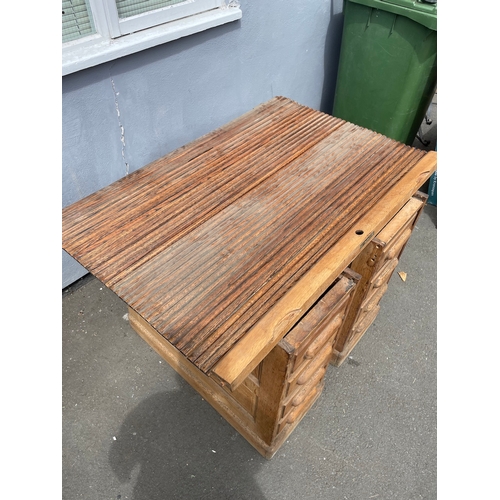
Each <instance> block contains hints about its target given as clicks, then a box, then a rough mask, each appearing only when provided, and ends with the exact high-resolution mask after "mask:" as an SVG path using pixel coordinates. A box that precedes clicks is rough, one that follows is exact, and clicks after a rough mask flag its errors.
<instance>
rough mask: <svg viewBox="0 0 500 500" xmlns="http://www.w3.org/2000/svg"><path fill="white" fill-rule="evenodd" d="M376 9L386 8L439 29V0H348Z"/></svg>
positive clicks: (434, 29) (393, 12)
mask: <svg viewBox="0 0 500 500" xmlns="http://www.w3.org/2000/svg"><path fill="white" fill-rule="evenodd" d="M348 1H349V2H352V3H359V4H361V5H366V6H367V7H373V8H374V9H380V10H385V11H387V12H391V13H392V14H398V15H400V16H405V17H408V18H410V19H411V20H412V21H415V22H417V23H420V24H422V25H424V26H425V27H426V28H428V29H431V30H433V31H437V0H436V1H433V0H427V1H425V0H348Z"/></svg>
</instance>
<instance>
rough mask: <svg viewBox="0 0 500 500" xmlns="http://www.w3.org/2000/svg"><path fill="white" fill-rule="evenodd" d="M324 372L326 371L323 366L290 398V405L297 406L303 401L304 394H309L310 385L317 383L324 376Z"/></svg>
mask: <svg viewBox="0 0 500 500" xmlns="http://www.w3.org/2000/svg"><path fill="white" fill-rule="evenodd" d="M325 373H326V368H325V367H323V368H321V369H320V370H319V371H318V372H317V373H316V376H315V377H314V378H312V379H311V380H310V383H308V384H306V385H304V386H303V387H302V389H301V390H300V391H299V392H298V393H297V395H296V396H295V397H294V398H293V399H292V406H299V405H300V404H301V403H302V402H303V401H304V399H305V398H306V396H307V395H308V394H309V392H310V391H311V389H312V387H314V386H315V385H318V383H319V381H320V380H321V379H322V378H323V377H324V376H325Z"/></svg>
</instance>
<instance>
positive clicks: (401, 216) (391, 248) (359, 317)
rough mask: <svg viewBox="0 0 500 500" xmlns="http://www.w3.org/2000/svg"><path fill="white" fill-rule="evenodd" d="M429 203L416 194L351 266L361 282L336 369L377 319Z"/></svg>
mask: <svg viewBox="0 0 500 500" xmlns="http://www.w3.org/2000/svg"><path fill="white" fill-rule="evenodd" d="M426 200H427V196H426V195H424V194H422V193H416V194H415V196H414V197H413V198H412V199H410V200H409V201H408V202H407V203H406V204H405V205H404V206H403V208H401V210H399V212H398V213H397V214H396V215H395V216H394V217H393V218H392V219H391V220H390V221H389V222H388V223H387V224H386V225H385V227H384V228H383V229H382V230H381V231H380V232H379V233H378V234H377V235H376V237H375V238H373V240H372V241H370V243H369V244H368V245H367V246H366V247H365V249H364V250H363V251H362V252H361V253H360V254H359V255H358V257H356V259H355V260H354V261H353V262H352V263H351V265H350V268H351V269H352V270H353V271H355V272H357V273H359V274H360V275H361V280H360V282H359V284H358V286H357V289H356V292H355V295H354V298H353V301H352V306H351V309H350V311H348V314H347V318H346V319H345V321H344V323H343V325H342V327H341V331H340V332H339V334H338V335H337V339H336V341H335V345H334V354H333V357H332V363H333V364H335V365H336V366H339V365H341V364H342V362H343V361H344V360H345V358H346V357H347V356H348V355H349V353H350V351H351V350H352V349H353V348H354V346H355V345H356V343H357V342H358V341H359V340H360V338H361V337H362V335H363V334H364V332H365V331H366V329H367V328H368V327H369V325H370V324H371V323H372V322H373V320H374V319H375V316H376V312H375V311H378V310H379V303H380V300H381V299H382V297H383V295H384V293H385V292H386V291H387V287H388V282H389V280H390V278H391V276H392V274H393V273H394V270H395V269H396V266H397V265H398V262H399V258H400V257H401V254H402V252H403V250H404V247H405V245H406V243H407V242H408V240H409V238H410V236H411V234H412V231H413V228H414V227H415V224H416V222H417V220H418V217H419V216H420V214H421V212H422V210H423V208H424V206H425V202H426Z"/></svg>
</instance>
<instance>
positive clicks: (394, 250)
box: [387, 228, 411, 259]
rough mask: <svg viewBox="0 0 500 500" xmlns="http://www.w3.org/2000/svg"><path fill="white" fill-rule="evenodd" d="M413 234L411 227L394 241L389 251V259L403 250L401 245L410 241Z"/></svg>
mask: <svg viewBox="0 0 500 500" xmlns="http://www.w3.org/2000/svg"><path fill="white" fill-rule="evenodd" d="M410 235H411V228H408V229H407V230H406V231H404V233H403V234H402V235H401V236H400V237H399V238H398V239H397V240H396V241H395V242H394V244H393V246H392V247H391V248H390V249H389V252H388V253H387V257H388V258H389V259H393V258H394V257H396V256H397V254H398V253H399V251H400V250H401V247H402V246H403V245H404V244H405V242H406V241H408V239H409V237H410Z"/></svg>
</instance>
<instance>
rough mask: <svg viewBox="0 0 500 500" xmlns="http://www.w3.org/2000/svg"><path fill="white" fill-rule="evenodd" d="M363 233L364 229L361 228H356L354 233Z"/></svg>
mask: <svg viewBox="0 0 500 500" xmlns="http://www.w3.org/2000/svg"><path fill="white" fill-rule="evenodd" d="M363 233H364V231H363V230H362V229H358V230H356V234H363Z"/></svg>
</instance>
